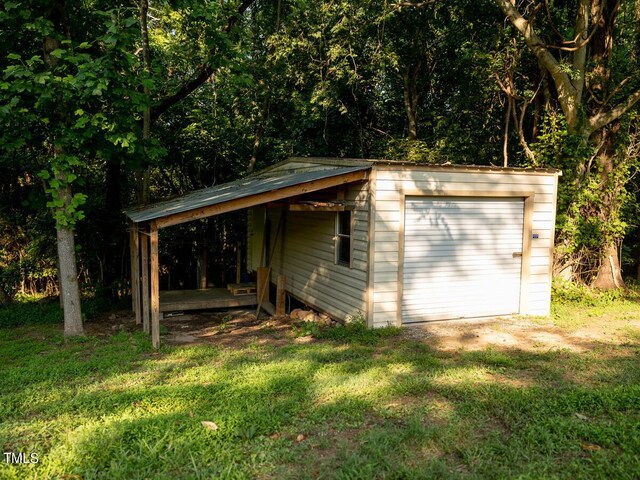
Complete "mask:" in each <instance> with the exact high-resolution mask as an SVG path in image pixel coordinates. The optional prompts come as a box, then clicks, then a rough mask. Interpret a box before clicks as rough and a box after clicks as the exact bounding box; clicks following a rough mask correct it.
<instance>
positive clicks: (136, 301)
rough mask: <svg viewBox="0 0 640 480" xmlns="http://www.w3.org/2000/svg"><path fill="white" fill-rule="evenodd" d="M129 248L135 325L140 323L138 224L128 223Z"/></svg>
mask: <svg viewBox="0 0 640 480" xmlns="http://www.w3.org/2000/svg"><path fill="white" fill-rule="evenodd" d="M130 229H131V230H130V231H129V249H130V251H131V303H132V308H133V313H135V316H136V325H140V324H141V323H142V316H141V312H140V245H139V239H140V237H139V236H138V225H137V224H135V223H133V222H132V223H131V224H130Z"/></svg>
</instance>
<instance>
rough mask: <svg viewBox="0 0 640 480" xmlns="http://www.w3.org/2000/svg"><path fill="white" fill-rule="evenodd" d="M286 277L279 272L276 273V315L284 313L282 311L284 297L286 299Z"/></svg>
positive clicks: (284, 301)
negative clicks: (278, 273)
mask: <svg viewBox="0 0 640 480" xmlns="http://www.w3.org/2000/svg"><path fill="white" fill-rule="evenodd" d="M286 288H287V278H286V277H285V276H284V275H283V274H280V275H278V290H277V293H276V315H284V311H285V309H286V305H285V303H286V299H287V292H286Z"/></svg>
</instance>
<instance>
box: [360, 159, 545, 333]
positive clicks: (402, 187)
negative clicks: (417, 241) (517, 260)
mask: <svg viewBox="0 0 640 480" xmlns="http://www.w3.org/2000/svg"><path fill="white" fill-rule="evenodd" d="M401 168H402V167H401ZM401 168H399V169H397V170H395V169H385V168H375V167H374V169H375V173H374V176H373V178H374V180H373V181H375V186H374V188H373V191H374V192H375V200H374V206H373V207H374V225H373V229H372V230H373V231H374V232H373V236H374V239H375V244H374V245H373V248H372V258H371V261H372V262H374V263H373V272H372V274H373V278H372V284H373V288H372V290H373V292H372V293H373V298H372V301H371V304H370V305H371V306H372V314H371V316H370V318H369V322H370V324H372V325H373V326H375V327H381V326H386V325H396V324H397V320H398V309H399V308H400V305H399V301H398V296H399V294H398V282H399V281H400V282H401V281H402V280H401V279H399V278H398V275H399V268H398V266H399V260H400V259H399V253H398V251H399V248H400V228H401V212H402V211H403V208H401V207H402V206H401V198H402V193H401V192H403V191H404V192H406V193H407V194H409V193H410V194H411V195H414V194H416V192H420V193H423V194H427V195H433V194H438V195H443V196H446V194H447V192H453V191H469V195H470V196H473V192H483V194H484V193H486V192H494V191H496V192H497V191H503V192H504V191H521V192H535V197H534V206H533V218H532V234H534V235H535V234H537V236H538V238H533V239H532V240H531V258H530V271H529V272H530V274H529V287H528V297H527V302H526V305H524V306H522V305H521V311H520V313H521V314H529V315H548V314H549V309H550V296H551V281H550V273H551V263H550V262H551V254H552V252H553V232H554V228H555V200H556V189H557V176H556V175H555V174H542V173H541V174H538V173H536V174H534V173H526V174H524V173H522V174H521V173H512V172H495V173H494V172H482V173H475V172H474V173H470V172H453V171H435V172H434V171H427V170H420V169H418V168H415V169H408V168H406V167H404V168H402V169H401ZM463 300H464V299H461V301H463Z"/></svg>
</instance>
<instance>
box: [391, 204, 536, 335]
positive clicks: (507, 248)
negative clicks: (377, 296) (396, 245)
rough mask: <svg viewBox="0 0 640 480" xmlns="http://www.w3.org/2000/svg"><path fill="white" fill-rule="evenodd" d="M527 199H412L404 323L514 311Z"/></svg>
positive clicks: (407, 218)
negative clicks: (525, 200)
mask: <svg viewBox="0 0 640 480" xmlns="http://www.w3.org/2000/svg"><path fill="white" fill-rule="evenodd" d="M523 223H524V201H523V199H522V198H504V197H502V198H484V197H479V198H453V197H451V198H446V199H442V198H435V197H407V200H406V203H405V236H404V253H403V291H402V319H403V323H414V322H423V321H431V320H444V319H448V318H451V319H453V318H464V317H476V316H493V315H504V314H509V313H516V312H518V310H519V301H520V275H521V268H522V265H521V257H520V256H519V255H514V253H521V252H522V245H523V244H522V238H523V237H522V236H523Z"/></svg>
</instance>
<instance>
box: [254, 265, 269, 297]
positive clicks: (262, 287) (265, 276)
mask: <svg viewBox="0 0 640 480" xmlns="http://www.w3.org/2000/svg"><path fill="white" fill-rule="evenodd" d="M270 273H271V267H259V268H258V276H257V282H256V287H257V288H256V290H257V293H258V304H261V303H267V302H269V274H270Z"/></svg>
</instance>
